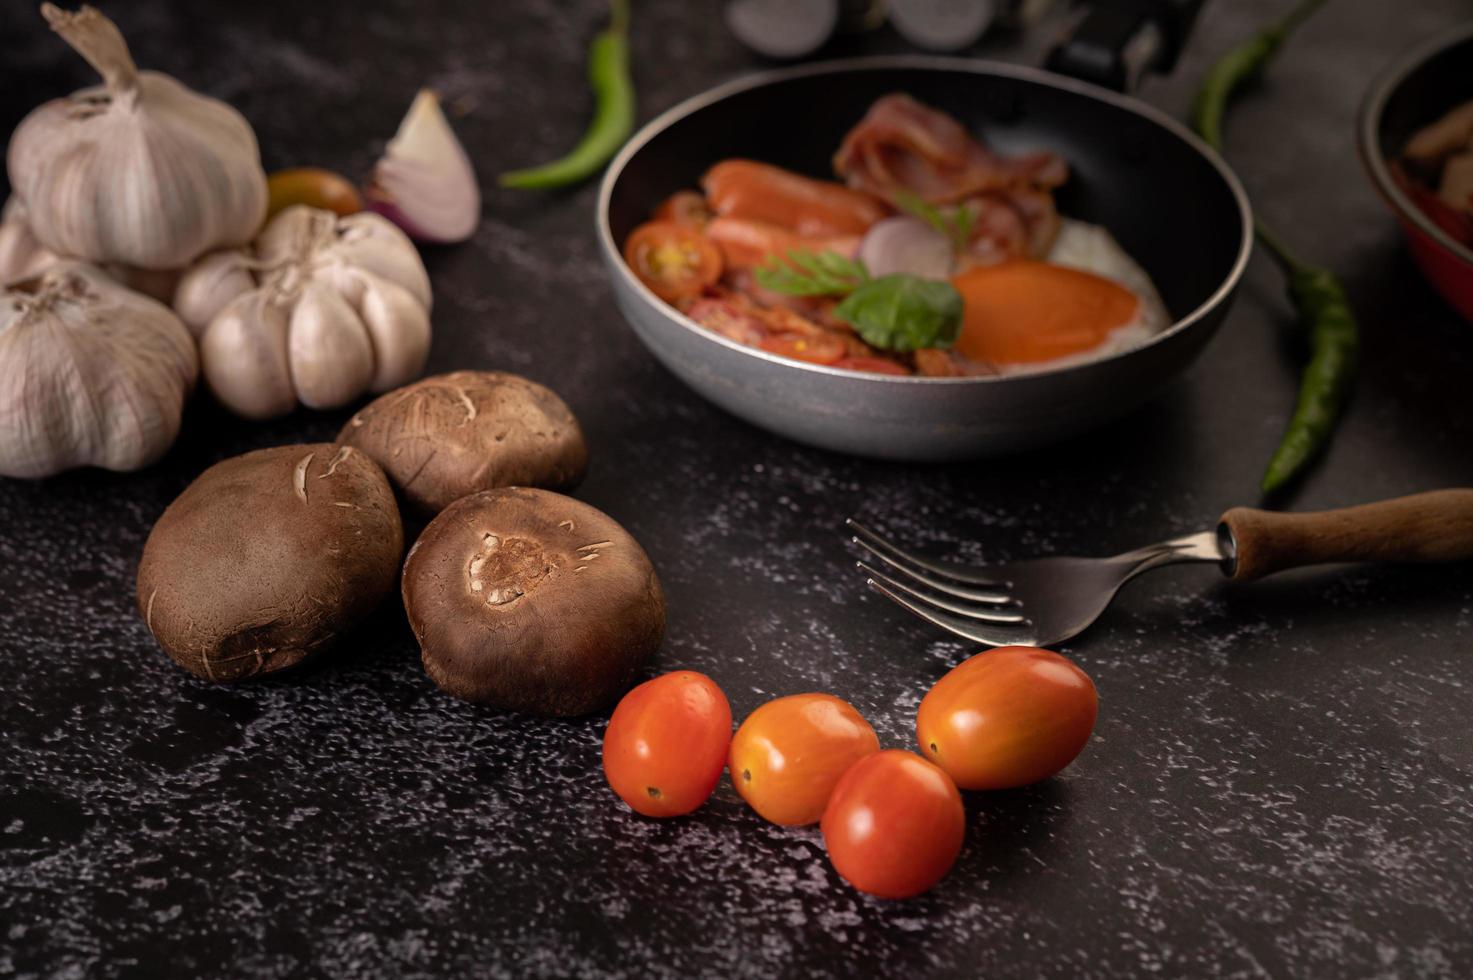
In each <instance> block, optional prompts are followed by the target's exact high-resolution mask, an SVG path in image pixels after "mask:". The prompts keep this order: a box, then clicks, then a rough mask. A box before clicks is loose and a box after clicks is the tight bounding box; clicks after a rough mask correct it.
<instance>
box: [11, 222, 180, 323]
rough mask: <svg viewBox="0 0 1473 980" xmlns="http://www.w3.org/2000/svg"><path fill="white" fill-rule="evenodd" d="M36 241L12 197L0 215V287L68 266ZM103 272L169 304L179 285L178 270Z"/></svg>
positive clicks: (108, 268) (112, 266) (113, 266)
mask: <svg viewBox="0 0 1473 980" xmlns="http://www.w3.org/2000/svg"><path fill="white" fill-rule="evenodd" d="M70 261H72V260H71V259H64V258H62V257H61V256H59V255H57V254H56V253H55V252H53V251H51V249H49V248H47V247H46V246H45V245H42V244H41V243H40V242H39V241H37V240H36V236H35V235H34V234H32V232H31V226H30V223H29V222H28V221H26V214H25V208H24V206H22V205H21V203H20V199H19V198H15V197H12V198H10V200H8V201H6V202H5V208H4V210H3V211H0V285H3V284H4V283H7V282H12V281H14V280H16V279H26V278H29V277H31V276H34V275H39V274H40V273H42V272H45V271H46V270H47V269H49V268H51V266H53V265H55V264H56V263H58V262H70ZM102 270H103V271H104V272H106V273H107V274H108V275H110V276H112V277H113V278H114V279H116V280H117V281H118V282H120V283H122V284H123V285H124V286H127V287H128V288H129V289H131V290H133V291H134V292H135V293H142V294H143V295H145V296H147V297H149V298H151V299H156V300H158V301H159V302H160V303H165V304H167V303H171V302H173V299H174V289H175V287H176V286H178V285H179V273H180V272H181V271H182V270H179V269H135V268H133V267H131V266H126V265H119V264H117V263H116V262H112V263H108V264H107V265H105V266H103V267H102Z"/></svg>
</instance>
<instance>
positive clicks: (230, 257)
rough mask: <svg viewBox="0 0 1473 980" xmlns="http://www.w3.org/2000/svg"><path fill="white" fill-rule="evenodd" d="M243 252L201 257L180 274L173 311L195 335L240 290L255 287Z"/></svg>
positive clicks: (234, 251)
mask: <svg viewBox="0 0 1473 980" xmlns="http://www.w3.org/2000/svg"><path fill="white" fill-rule="evenodd" d="M247 262H248V260H247V258H246V256H245V255H244V254H243V253H242V252H239V251H237V250H234V249H231V250H227V251H224V252H216V253H214V254H213V255H207V256H205V257H204V258H202V259H200V260H199V261H198V262H196V263H195V264H194V265H192V266H190V267H189V269H188V270H186V271H185V273H184V275H183V276H181V277H180V278H179V285H178V286H177V287H176V288H175V290H174V312H175V313H178V314H179V319H181V320H183V321H184V325H185V326H186V327H188V328H189V332H190V333H192V334H194V335H195V336H196V337H199V336H201V335H202V334H203V333H204V332H205V327H207V326H209V323H210V321H211V320H213V319H215V317H216V316H217V315H219V313H220V311H221V310H223V309H225V307H227V306H229V305H230V303H231V302H232V301H233V300H234V299H235V298H236V297H237V296H240V295H241V294H242V293H247V292H250V291H251V290H252V289H255V288H256V280H255V279H254V278H253V277H252V276H251V274H250V271H249V270H248V269H247Z"/></svg>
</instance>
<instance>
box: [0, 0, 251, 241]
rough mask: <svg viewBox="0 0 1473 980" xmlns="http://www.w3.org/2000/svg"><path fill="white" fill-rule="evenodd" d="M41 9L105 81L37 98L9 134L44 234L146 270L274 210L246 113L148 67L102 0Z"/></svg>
mask: <svg viewBox="0 0 1473 980" xmlns="http://www.w3.org/2000/svg"><path fill="white" fill-rule="evenodd" d="M41 12H42V14H44V15H45V17H46V20H47V21H48V22H50V24H51V28H52V30H54V31H56V33H58V34H60V35H61V36H62V38H63V39H64V40H65V41H66V42H67V43H68V44H70V45H71V46H72V47H73V48H74V49H75V50H76V51H77V53H79V54H80V55H82V57H84V58H86V59H87V61H88V63H90V64H91V65H92V67H93V68H96V69H97V71H98V73H99V74H100V75H102V78H103V82H104V83H105V84H103V85H101V86H97V87H94V88H88V89H83V90H82V91H80V92H75V93H73V94H72V95H70V96H68V97H67V98H64V99H55V100H53V101H51V102H47V103H46V104H45V105H42V106H40V107H38V108H36V109H35V110H33V111H32V112H31V114H30V115H28V116H26V118H25V119H23V120H21V124H20V125H19V126H18V127H16V130H15V134H14V135H13V136H12V137H11V139H10V150H9V153H8V157H7V163H8V166H9V170H10V183H11V186H12V188H13V190H14V193H15V195H16V196H17V197H18V198H20V200H21V201H22V202H24V204H25V208H26V212H27V214H28V216H29V221H30V226H31V231H32V232H33V233H34V234H35V236H36V239H37V240H38V241H39V242H40V243H41V244H42V245H44V246H45V247H47V248H49V249H51V250H52V251H54V252H57V253H59V254H61V255H68V256H74V257H77V258H82V259H87V260H89V261H92V262H97V263H104V262H120V263H123V264H125V265H132V266H138V267H140V268H143V269H177V268H180V267H182V266H185V265H188V264H189V263H190V262H192V261H193V260H194V259H195V258H197V257H199V256H200V255H202V254H203V253H205V252H207V251H209V250H210V249H213V248H220V247H222V246H229V245H239V244H242V243H244V242H246V241H248V240H249V239H250V237H251V236H252V235H253V234H255V232H256V229H257V228H259V227H260V225H261V220H262V218H263V217H264V215H265V213H266V174H265V171H263V170H262V169H261V155H260V151H259V150H258V149H257V147H256V137H255V134H254V133H253V132H252V131H251V127H250V124H249V123H247V122H246V121H245V118H244V117H243V116H241V115H240V113H238V112H236V111H235V110H234V109H232V108H230V106H228V105H226V104H225V103H223V102H221V101H219V100H218V99H211V98H208V97H206V96H203V95H199V94H198V93H195V92H192V91H190V90H189V89H187V88H185V87H184V86H183V85H181V84H179V82H177V81H175V80H174V79H172V78H170V77H169V76H168V75H163V74H160V73H158V72H150V71H145V72H140V71H139V70H138V69H137V68H136V67H134V65H133V59H132V57H131V56H130V55H129V54H128V46H127V44H126V43H124V41H123V36H122V34H120V33H119V32H118V29H117V27H116V26H115V25H114V24H113V22H112V21H110V20H108V19H107V18H106V17H104V16H103V15H102V14H100V13H98V12H97V11H96V10H95V9H93V8H92V7H83V8H82V9H81V10H80V11H79V12H77V13H67V12H65V11H62V10H58V9H57V8H56V7H54V6H52V5H51V4H49V3H48V4H43V5H42V7H41Z"/></svg>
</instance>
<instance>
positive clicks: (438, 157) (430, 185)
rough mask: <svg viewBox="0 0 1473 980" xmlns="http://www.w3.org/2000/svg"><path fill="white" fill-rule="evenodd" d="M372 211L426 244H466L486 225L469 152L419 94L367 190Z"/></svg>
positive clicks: (436, 106)
mask: <svg viewBox="0 0 1473 980" xmlns="http://www.w3.org/2000/svg"><path fill="white" fill-rule="evenodd" d="M364 196H365V197H366V198H367V201H368V206H369V207H370V208H372V209H373V210H375V211H377V212H379V213H380V214H382V215H383V216H384V217H386V218H388V219H389V220H390V221H392V222H394V224H396V225H398V226H399V227H400V228H403V229H404V230H405V232H407V233H408V234H409V237H411V238H414V239H416V240H418V241H422V242H441V243H443V242H463V241H465V240H466V239H467V238H470V237H471V235H473V234H475V231H476V225H477V224H479V223H480V220H481V188H480V186H479V185H478V184H477V183H476V172H475V169H474V168H473V167H472V166H471V161H470V157H468V156H466V153H465V148H464V147H462V146H461V145H460V141H459V140H458V139H456V138H455V133H454V132H453V131H452V130H451V129H450V122H449V120H447V119H446V118H445V113H444V112H442V111H441V110H440V100H439V99H438V98H437V97H436V96H435V93H434V92H432V91H430V90H429V89H420V92H419V95H417V96H415V98H414V104H413V105H411V106H410V107H409V113H408V114H407V115H406V116H405V117H404V121H403V122H401V123H400V124H399V131H398V132H397V133H395V134H394V138H393V139H391V140H389V145H388V146H387V147H385V148H384V155H383V157H381V158H380V159H379V162H378V165H377V166H375V167H374V171H373V179H372V180H371V181H370V182H369V184H368V186H367V187H366V188H364Z"/></svg>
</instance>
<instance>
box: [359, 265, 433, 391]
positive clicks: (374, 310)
mask: <svg viewBox="0 0 1473 980" xmlns="http://www.w3.org/2000/svg"><path fill="white" fill-rule="evenodd" d="M358 277H359V284H360V286H361V291H360V293H359V298H358V304H357V307H358V312H359V314H360V315H361V316H362V317H363V325H364V326H366V327H367V328H368V335H369V337H371V338H372V340H373V351H374V372H373V378H372V380H371V381H370V382H369V389H370V390H371V391H376V392H383V391H388V390H390V389H392V388H397V387H399V386H400V385H403V384H408V383H409V382H410V381H413V380H414V379H415V378H417V377H419V376H420V374H421V373H422V372H423V371H424V368H425V361H426V360H428V359H429V356H430V317H429V314H428V313H426V312H425V308H424V307H423V306H421V305H420V304H419V301H418V300H416V299H415V298H414V296H413V295H411V294H410V292H409V290H407V289H405V288H404V287H403V286H400V285H399V284H398V283H394V282H390V281H389V280H387V279H380V278H379V277H378V276H375V275H373V274H372V273H368V272H360V273H358Z"/></svg>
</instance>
